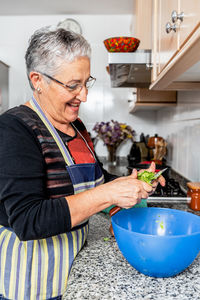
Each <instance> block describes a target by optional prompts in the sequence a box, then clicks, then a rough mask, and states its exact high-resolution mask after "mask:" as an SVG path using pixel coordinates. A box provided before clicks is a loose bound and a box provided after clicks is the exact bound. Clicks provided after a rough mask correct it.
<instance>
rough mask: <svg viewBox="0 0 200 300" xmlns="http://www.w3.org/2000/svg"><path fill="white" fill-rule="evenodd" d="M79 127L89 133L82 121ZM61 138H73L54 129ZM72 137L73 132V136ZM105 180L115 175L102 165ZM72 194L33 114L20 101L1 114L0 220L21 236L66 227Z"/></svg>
mask: <svg viewBox="0 0 200 300" xmlns="http://www.w3.org/2000/svg"><path fill="white" fill-rule="evenodd" d="M75 123H76V124H75V125H76V127H77V128H78V130H79V131H80V132H81V133H82V134H83V135H84V136H85V135H86V138H88V136H87V133H86V129H85V127H84V125H83V123H82V122H80V121H78V120H77V121H75ZM59 134H60V135H61V138H62V139H63V141H64V143H66V142H68V141H70V139H72V137H70V136H68V135H66V134H64V133H61V132H59ZM75 138H76V137H75ZM102 171H103V173H104V176H105V182H107V181H110V180H112V179H114V178H116V176H113V175H111V174H109V173H107V172H106V171H105V170H104V169H103V168H102ZM73 193H74V190H73V185H72V182H71V179H70V177H69V174H68V173H67V171H66V167H65V161H64V159H63V157H62V154H61V152H60V150H59V148H58V146H57V145H56V143H55V141H54V140H53V138H52V137H51V135H50V133H49V131H48V130H47V129H46V127H45V126H44V124H43V123H42V121H41V120H40V119H39V117H38V116H37V114H36V113H35V112H34V111H33V110H32V109H30V108H28V107H27V106H24V105H21V106H19V107H16V108H13V109H11V110H9V111H7V112H6V113H4V114H3V115H1V116H0V224H1V225H3V226H5V227H10V228H12V229H13V230H14V232H15V233H16V235H17V236H18V237H19V239H20V240H30V239H40V238H46V237H49V236H54V235H57V234H60V233H64V232H67V231H70V230H71V229H72V228H71V218H70V211H69V207H68V204H67V201H66V199H65V196H69V195H72V194H73Z"/></svg>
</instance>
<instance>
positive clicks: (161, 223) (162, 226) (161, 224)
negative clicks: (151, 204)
mask: <svg viewBox="0 0 200 300" xmlns="http://www.w3.org/2000/svg"><path fill="white" fill-rule="evenodd" d="M160 228H161V229H164V224H163V221H162V222H160Z"/></svg>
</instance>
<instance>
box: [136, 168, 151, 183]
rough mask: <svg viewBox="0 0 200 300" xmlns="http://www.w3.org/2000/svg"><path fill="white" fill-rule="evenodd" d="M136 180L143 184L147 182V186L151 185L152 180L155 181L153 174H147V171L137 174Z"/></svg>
mask: <svg viewBox="0 0 200 300" xmlns="http://www.w3.org/2000/svg"><path fill="white" fill-rule="evenodd" d="M137 178H138V179H139V180H142V181H145V182H147V183H148V184H150V185H151V182H152V180H154V179H155V173H153V172H148V171H143V172H141V173H138V176H137Z"/></svg>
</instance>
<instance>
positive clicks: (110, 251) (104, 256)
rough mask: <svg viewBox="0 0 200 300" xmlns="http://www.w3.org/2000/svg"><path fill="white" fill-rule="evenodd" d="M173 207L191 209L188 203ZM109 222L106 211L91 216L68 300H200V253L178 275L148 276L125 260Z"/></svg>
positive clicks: (73, 273)
mask: <svg viewBox="0 0 200 300" xmlns="http://www.w3.org/2000/svg"><path fill="white" fill-rule="evenodd" d="M153 206H155V205H153ZM172 208H177V209H183V210H187V206H186V205H176V207H172ZM109 225H110V220H109V217H108V215H105V214H104V213H99V214H97V215H95V216H93V217H92V218H91V219H90V233H89V236H88V240H87V243H86V245H85V246H84V248H83V249H82V250H81V252H80V253H79V254H78V256H77V258H76V260H75V262H74V264H73V266H72V270H71V273H70V278H69V282H68V288H67V291H66V293H65V295H64V297H63V299H64V300H131V299H134V300H140V299H152V300H161V299H162V300H163V299H166V300H171V299H178V300H179V299H184V300H188V299H191V300H196V299H200V255H199V256H198V257H197V258H196V259H195V261H194V262H193V263H192V265H190V266H189V267H188V268H187V269H186V270H185V271H184V272H182V273H181V274H179V275H177V276H175V277H171V278H152V277H148V276H145V275H143V274H141V273H139V272H138V271H136V270H135V269H134V268H133V267H131V266H130V265H129V263H128V262H127V261H126V260H125V258H124V257H123V256H122V254H121V252H120V250H119V249H118V246H117V243H116V241H115V239H114V238H113V237H111V236H110V233H109ZM106 237H109V239H108V240H107V241H105V240H104V238H106Z"/></svg>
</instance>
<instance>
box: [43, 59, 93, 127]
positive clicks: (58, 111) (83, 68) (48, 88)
mask: <svg viewBox="0 0 200 300" xmlns="http://www.w3.org/2000/svg"><path fill="white" fill-rule="evenodd" d="M48 75H49V74H48ZM53 77H54V78H55V79H57V80H59V81H61V82H62V83H64V84H66V85H68V86H74V85H75V84H78V83H80V84H82V85H83V88H82V89H81V90H80V92H78V94H74V93H72V92H71V91H70V90H69V89H68V88H66V87H64V86H62V85H61V84H59V83H57V82H55V81H53V80H50V82H47V78H45V76H44V75H42V79H41V82H40V88H41V93H40V94H38V97H37V99H38V100H39V102H40V105H41V107H42V108H43V110H44V111H45V113H46V114H47V115H48V117H49V118H50V119H51V121H52V122H53V124H54V126H56V124H57V125H60V124H67V123H70V122H73V121H75V120H76V119H77V117H78V112H79V107H80V104H81V102H86V100H87V93H88V91H87V89H86V88H85V83H86V82H87V80H88V79H89V77H90V60H89V58H87V57H79V58H76V59H75V60H74V61H73V62H71V63H69V62H64V63H63V64H62V67H61V68H60V69H59V72H58V73H57V74H55V75H54V76H53Z"/></svg>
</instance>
